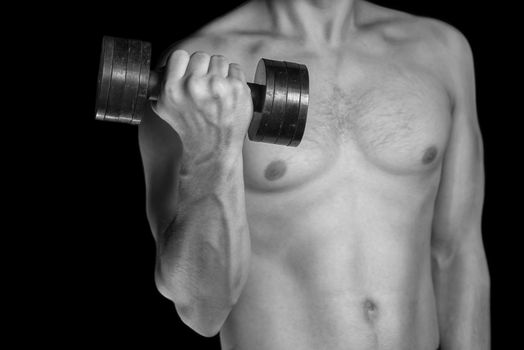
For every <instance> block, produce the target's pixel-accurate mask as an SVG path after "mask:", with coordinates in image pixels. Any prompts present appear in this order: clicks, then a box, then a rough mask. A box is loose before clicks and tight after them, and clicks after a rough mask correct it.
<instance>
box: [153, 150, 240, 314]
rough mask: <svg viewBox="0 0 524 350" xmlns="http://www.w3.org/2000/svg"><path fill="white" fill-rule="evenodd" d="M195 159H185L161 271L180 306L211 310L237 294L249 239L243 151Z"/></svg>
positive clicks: (162, 247) (227, 305) (161, 247)
mask: <svg viewBox="0 0 524 350" xmlns="http://www.w3.org/2000/svg"><path fill="white" fill-rule="evenodd" d="M195 163H196V162H195V161H194V159H188V160H187V161H186V160H183V162H182V167H181V171H180V174H179V176H180V177H179V181H178V188H177V205H176V213H175V218H174V220H173V222H172V224H171V225H170V226H169V228H168V230H167V231H166V233H165V234H164V235H162V237H163V239H161V240H159V242H158V245H159V246H158V257H159V258H158V264H157V273H158V274H159V275H160V276H162V279H163V284H167V286H166V287H167V289H168V290H169V294H170V299H172V300H173V301H174V302H175V305H177V308H178V309H179V311H180V310H186V311H188V312H189V313H192V312H196V313H198V312H204V313H207V312H209V310H227V309H228V308H230V307H231V306H232V305H233V304H234V303H235V302H236V300H237V299H238V297H239V295H240V292H241V290H242V288H243V284H244V283H245V280H246V278H247V273H248V269H249V256H250V240H249V228H248V223H247V218H246V212H245V211H246V209H245V198H244V183H243V167H242V157H241V154H240V155H239V156H237V157H235V158H228V161H224V160H220V156H216V157H210V158H209V159H208V160H205V161H201V162H198V165H195ZM188 308H191V309H192V311H190V310H188ZM199 310H202V311H199Z"/></svg>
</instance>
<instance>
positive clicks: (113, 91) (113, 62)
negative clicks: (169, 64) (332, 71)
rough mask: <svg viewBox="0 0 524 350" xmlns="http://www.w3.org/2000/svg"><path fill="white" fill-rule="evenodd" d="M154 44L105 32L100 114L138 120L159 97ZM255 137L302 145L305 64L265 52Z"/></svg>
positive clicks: (257, 84)
mask: <svg viewBox="0 0 524 350" xmlns="http://www.w3.org/2000/svg"><path fill="white" fill-rule="evenodd" d="M150 64H151V44H150V43H148V42H144V41H139V40H129V39H121V38H113V37H108V36H106V37H104V38H103V40H102V53H101V55H100V67H99V71H98V86H97V98H96V119H98V120H105V121H113V122H122V123H128V124H139V123H140V120H141V119H142V115H143V113H144V109H145V107H146V103H147V102H148V100H156V99H157V98H158V94H159V88H160V85H161V81H162V79H163V71H162V70H156V71H155V70H150ZM247 84H248V86H249V88H250V90H251V98H252V99H253V118H252V119H251V123H250V125H249V129H248V136H249V139H250V140H251V141H257V142H265V143H271V144H278V145H286V146H298V144H299V143H300V141H301V139H302V135H303V134H304V128H305V126H306V118H307V109H308V104H309V75H308V70H307V67H306V66H305V65H303V64H297V63H292V62H285V61H274V60H269V59H266V58H261V59H260V60H259V62H258V65H257V69H256V72H255V78H254V83H247Z"/></svg>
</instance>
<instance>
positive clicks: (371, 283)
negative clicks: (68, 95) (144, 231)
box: [140, 0, 489, 350]
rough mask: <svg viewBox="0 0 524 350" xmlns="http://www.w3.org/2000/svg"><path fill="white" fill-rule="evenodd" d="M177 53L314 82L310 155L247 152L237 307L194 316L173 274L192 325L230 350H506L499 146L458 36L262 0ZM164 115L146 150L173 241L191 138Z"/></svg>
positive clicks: (397, 16) (152, 195)
mask: <svg viewBox="0 0 524 350" xmlns="http://www.w3.org/2000/svg"><path fill="white" fill-rule="evenodd" d="M315 11H316V12H315ZM335 12H336V13H335ZM176 48H177V49H184V50H186V51H187V52H189V53H192V52H195V51H205V52H207V53H209V54H220V55H224V56H225V57H227V58H228V59H230V60H231V61H232V62H238V63H239V64H240V66H241V67H242V68H243V71H244V72H246V75H247V76H248V79H249V78H250V76H251V74H253V72H254V71H255V67H256V64H257V62H258V59H259V58H260V57H266V58H271V59H277V60H285V61H294V62H299V63H303V64H305V65H307V67H308V69H309V75H310V102H309V113H308V121H307V125H306V130H305V134H304V138H303V140H302V142H301V144H300V146H299V147H297V148H292V147H283V146H275V145H269V144H263V143H254V142H251V141H248V140H247V138H246V140H245V142H244V145H243V151H242V158H243V164H242V165H243V183H244V188H243V189H244V194H245V216H246V218H247V222H248V224H249V227H248V232H249V239H250V242H249V245H250V249H249V255H247V256H246V254H244V256H242V257H238V258H233V259H239V260H240V262H239V264H240V263H241V264H244V265H245V266H248V268H247V271H246V277H245V280H243V281H242V283H241V287H240V291H239V295H238V298H236V300H234V303H232V305H230V307H229V309H227V310H225V312H224V313H223V315H224V316H223V317H222V318H220V317H217V318H213V320H211V316H210V320H209V322H199V321H195V320H196V319H198V318H197V317H195V318H192V316H190V315H189V314H190V313H186V312H184V307H183V306H181V305H177V295H176V294H177V293H175V292H173V291H172V290H170V288H169V282H166V279H169V277H168V278H166V277H165V276H162V277H161V278H159V280H162V282H159V285H160V286H159V289H160V290H161V292H162V294H164V295H165V296H167V297H169V298H170V299H172V300H174V302H175V305H176V306H177V310H178V311H179V314H180V316H181V318H182V320H184V322H186V323H187V324H188V325H189V326H191V327H192V328H193V329H195V331H197V332H199V333H200V334H203V335H206V336H211V335H214V334H216V333H217V332H218V331H220V339H221V344H222V348H223V349H224V350H230V349H237V350H278V349H300V350H316V349H332V350H338V349H345V350H364V349H383V350H386V349H388V350H409V349H412V350H435V349H437V348H438V347H439V345H440V346H441V348H442V350H454V349H456V350H459V349H460V350H468V349H470V350H473V349H475V350H479V349H488V348H489V304H488V300H489V273H488V270H487V264H486V260H485V256H484V250H483V246H482V238H481V232H480V220H481V211H482V201H483V186H484V178H483V177H484V174H483V165H482V140H481V136H480V131H479V128H478V123H477V116H476V110H475V96H474V77H473V66H472V59H471V52H470V49H469V46H468V44H467V42H466V40H465V39H464V37H463V36H462V35H461V34H460V33H459V32H458V31H457V30H455V29H453V28H452V27H450V26H448V25H446V24H444V23H442V22H440V21H437V20H433V19H428V18H420V17H415V16H412V15H409V14H406V13H402V12H399V11H394V10H390V9H386V8H383V7H380V6H376V5H373V4H371V3H368V2H365V1H355V2H353V1H351V0H345V1H344V0H340V1H338V0H333V1H298V0H297V1H273V2H271V1H251V2H248V3H246V4H245V5H243V6H241V7H239V8H238V9H236V10H234V11H233V12H231V13H229V14H227V15H225V16H224V17H222V18H219V19H217V20H216V21H214V22H212V23H210V24H209V25H208V26H206V27H205V28H203V29H202V30H200V31H199V32H198V33H197V34H195V35H194V36H193V37H191V38H189V39H187V40H185V41H184V42H182V43H179V44H177V45H176ZM154 118H155V117H153V116H148V117H147V118H145V119H146V120H144V122H143V124H142V125H141V126H140V145H141V150H142V157H143V160H144V167H145V173H146V185H147V190H148V216H149V219H150V222H151V226H152V229H153V233H154V234H155V236H157V237H158V236H159V235H161V234H162V232H164V231H165V230H166V229H167V230H169V228H168V227H167V226H166V223H167V222H171V220H172V219H173V218H172V216H173V215H170V210H174V209H173V208H175V207H176V199H175V195H174V194H173V193H172V192H173V188H175V187H176V185H174V184H173V181H174V180H173V179H176V176H174V175H173V171H176V170H173V169H178V166H179V164H178V163H177V160H178V161H179V160H180V142H179V141H177V140H176V139H177V136H176V133H174V132H173V129H172V128H170V126H168V125H167V124H166V123H164V122H163V121H161V120H160V119H158V118H156V119H157V120H153V119H154ZM206 208H207V206H206V205H204V204H203V205H202V207H201V213H200V215H201V216H202V217H204V216H206V215H207V211H206V210H207V209H206ZM231 215H232V214H231V213H229V214H227V213H225V214H224V217H227V218H224V219H223V220H222V221H217V222H228V220H230V221H234V220H235V218H234V217H231ZM217 225H219V224H218V223H217ZM226 226H227V225H226ZM233 226H234V225H233ZM228 227H231V225H229V226H228ZM172 235H174V236H176V232H175V233H172ZM176 240H181V238H179V237H178V238H177V239H175V241H176ZM159 249H160V248H159ZM214 263H216V262H214ZM160 265H161V264H160ZM160 270H162V269H160ZM195 284H196V283H195ZM202 294H204V295H205V294H206V293H202ZM186 308H187V307H186ZM210 314H214V313H210ZM205 317H206V316H205V315H204V316H200V319H202V318H205ZM210 324H211V326H209V325H210Z"/></svg>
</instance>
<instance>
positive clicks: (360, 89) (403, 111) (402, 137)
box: [244, 56, 451, 191]
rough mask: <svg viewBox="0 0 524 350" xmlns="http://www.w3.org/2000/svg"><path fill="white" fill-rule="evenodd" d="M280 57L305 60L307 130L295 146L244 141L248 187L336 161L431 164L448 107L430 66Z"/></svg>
mask: <svg viewBox="0 0 524 350" xmlns="http://www.w3.org/2000/svg"><path fill="white" fill-rule="evenodd" d="M304 57H305V58H304ZM283 59H285V60H294V61H299V62H301V63H305V64H306V65H307V66H308V69H309V74H310V107H309V113H308V121H307V125H306V131H305V133H304V137H303V140H302V142H301V144H300V145H299V146H298V147H296V148H291V147H282V146H274V145H268V144H262V143H254V142H250V141H246V143H245V145H244V174H245V183H246V186H247V187H248V188H251V189H253V190H260V191H278V190H284V189H286V188H292V187H296V186H300V185H302V184H305V183H307V182H308V181H311V180H313V179H315V178H317V177H320V176H322V175H323V174H326V173H328V172H329V170H330V169H332V168H333V167H334V165H335V164H337V163H338V162H346V163H348V164H349V167H351V166H358V167H362V166H365V167H369V169H371V170H370V171H382V172H386V173H391V174H392V175H399V174H416V173H420V174H424V173H428V172H430V171H431V170H434V169H437V168H438V165H439V164H440V161H441V159H442V155H443V152H444V150H445V146H446V143H447V139H448V134H449V128H450V121H451V113H450V109H451V108H450V103H449V98H448V95H447V93H446V90H445V89H444V87H443V86H442V85H441V84H439V82H438V80H437V79H436V77H434V76H433V75H431V74H430V73H429V72H427V71H424V70H423V69H420V68H418V67H416V66H409V65H406V64H402V63H399V62H391V61H390V60H383V61H381V60H376V61H372V62H366V61H365V60H362V59H355V58H349V59H345V60H344V59H343V60H338V61H336V62H335V61H329V60H319V59H317V58H315V57H309V58H308V57H307V56H303V57H302V59H301V57H289V58H288V57H284V58H283ZM349 167H348V168H349ZM348 170H349V169H348ZM341 175H342V174H341Z"/></svg>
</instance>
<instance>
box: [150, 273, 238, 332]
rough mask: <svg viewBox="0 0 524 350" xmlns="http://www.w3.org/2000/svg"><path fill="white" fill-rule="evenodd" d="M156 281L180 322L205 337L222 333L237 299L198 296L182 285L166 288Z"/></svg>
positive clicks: (161, 282) (160, 291)
mask: <svg viewBox="0 0 524 350" xmlns="http://www.w3.org/2000/svg"><path fill="white" fill-rule="evenodd" d="M155 281H156V287H157V289H158V291H159V293H160V294H162V296H164V297H165V298H167V299H169V300H171V301H172V302H173V303H174V305H175V309H176V311H177V314H178V316H179V317H180V320H181V321H182V322H183V323H184V324H185V325H187V326H188V327H189V328H191V329H192V330H193V331H195V332H196V333H198V334H200V335H201V336H204V337H214V336H215V335H217V334H218V333H219V332H220V330H221V329H222V326H223V324H224V322H225V321H226V319H227V317H228V316H229V313H230V312H231V310H232V308H233V306H234V304H235V301H236V299H237V298H235V300H232V299H230V298H227V297H226V296H222V297H220V295H219V294H220V293H217V294H215V295H208V296H204V295H197V293H195V292H194V291H190V290H189V289H188V288H183V287H182V286H180V285H177V287H178V288H173V286H171V285H169V286H166V284H165V283H163V281H162V279H160V278H158V276H157V278H156V279H155Z"/></svg>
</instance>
